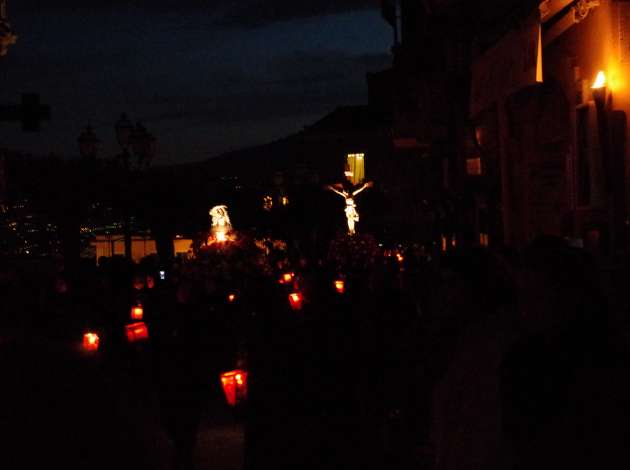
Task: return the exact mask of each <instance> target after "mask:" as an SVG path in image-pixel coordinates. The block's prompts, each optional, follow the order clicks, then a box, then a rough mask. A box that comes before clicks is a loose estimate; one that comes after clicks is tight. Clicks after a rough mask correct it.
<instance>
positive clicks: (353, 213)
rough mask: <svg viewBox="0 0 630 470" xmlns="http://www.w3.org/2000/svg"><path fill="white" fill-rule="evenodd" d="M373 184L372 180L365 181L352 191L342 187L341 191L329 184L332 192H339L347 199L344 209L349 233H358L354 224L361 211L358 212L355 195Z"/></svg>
mask: <svg viewBox="0 0 630 470" xmlns="http://www.w3.org/2000/svg"><path fill="white" fill-rule="evenodd" d="M372 185H373V183H372V182H371V181H370V182H368V183H364V184H363V185H362V186H361V187H360V188H359V189H355V190H354V191H352V192H349V191H346V190H345V189H342V190H341V191H340V190H338V189H336V188H335V187H333V186H327V189H330V190H331V191H332V192H334V193H337V194H339V195H340V196H342V197H343V198H344V199H345V201H346V208H345V210H344V211H345V213H346V219H348V234H350V235H354V234H355V233H356V232H355V228H354V225H355V224H356V223H357V222H358V221H359V212H357V205H356V203H355V202H354V197H355V196H356V195H357V194H359V193H360V192H361V191H363V190H365V189H367V188H371V187H372Z"/></svg>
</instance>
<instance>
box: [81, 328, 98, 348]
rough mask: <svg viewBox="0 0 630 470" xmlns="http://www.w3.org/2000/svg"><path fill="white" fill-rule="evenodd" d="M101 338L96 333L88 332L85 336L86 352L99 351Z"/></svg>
mask: <svg viewBox="0 0 630 470" xmlns="http://www.w3.org/2000/svg"><path fill="white" fill-rule="evenodd" d="M99 340H100V339H99V337H98V335H97V334H96V333H92V332H88V333H85V334H84V335H83V349H85V350H86V351H97V350H98V343H99Z"/></svg>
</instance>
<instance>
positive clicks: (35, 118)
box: [0, 93, 50, 132]
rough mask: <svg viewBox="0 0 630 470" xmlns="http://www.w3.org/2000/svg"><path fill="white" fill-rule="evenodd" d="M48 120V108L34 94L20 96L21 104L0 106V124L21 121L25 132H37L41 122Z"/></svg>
mask: <svg viewBox="0 0 630 470" xmlns="http://www.w3.org/2000/svg"><path fill="white" fill-rule="evenodd" d="M49 120H50V106H48V105H44V104H42V103H41V101H40V99H39V95H38V94H36V93H24V94H22V102H21V103H20V104H19V105H17V104H10V105H0V122H1V121H4V122H7V121H21V122H22V130H23V131H25V132H39V130H40V129H41V122H42V121H49Z"/></svg>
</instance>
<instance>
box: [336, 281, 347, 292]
mask: <svg viewBox="0 0 630 470" xmlns="http://www.w3.org/2000/svg"><path fill="white" fill-rule="evenodd" d="M335 290H336V291H337V293H339V294H343V293H344V292H345V291H346V283H345V282H344V281H343V279H337V280H336V281H335Z"/></svg>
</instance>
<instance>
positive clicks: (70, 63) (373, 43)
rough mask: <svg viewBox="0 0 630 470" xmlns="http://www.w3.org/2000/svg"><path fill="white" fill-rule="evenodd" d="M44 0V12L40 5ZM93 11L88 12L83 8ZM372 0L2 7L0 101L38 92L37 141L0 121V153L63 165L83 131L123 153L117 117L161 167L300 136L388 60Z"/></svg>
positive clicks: (22, 3)
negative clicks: (9, 42)
mask: <svg viewBox="0 0 630 470" xmlns="http://www.w3.org/2000/svg"><path fill="white" fill-rule="evenodd" d="M42 4H44V5H43V6H42ZM87 5H89V6H87ZM378 7H379V2H378V1H377V0H342V1H339V0H330V1H328V0H320V1H315V0H309V1H306V2H305V1H288V0H239V1H227V0H219V1H200V0H178V1H156V0H153V1H148V0H146V1H135V2H134V1H124V0H107V1H96V0H92V1H90V2H84V1H78V0H59V1H52V2H36V1H34V0H9V2H8V14H9V20H10V22H11V24H12V26H13V28H14V30H15V31H16V33H17V34H18V36H19V39H18V42H17V44H16V45H15V46H13V47H12V48H11V49H10V50H9V54H8V55H7V56H6V57H5V58H3V59H0V74H1V78H0V103H13V102H17V101H19V97H20V94H21V93H23V92H37V93H40V95H41V97H42V101H44V102H45V103H46V104H49V105H50V106H51V108H52V120H51V121H50V122H48V123H44V125H43V129H42V131H41V132H40V133H23V132H22V131H21V129H20V126H19V124H18V123H12V124H6V123H3V124H2V127H1V132H2V137H1V140H0V147H2V146H4V147H8V148H10V149H15V150H20V151H26V152H32V153H35V154H44V155H45V154H48V153H50V152H54V153H57V154H61V155H63V156H66V157H72V156H76V155H77V153H78V150H77V144H76V138H77V136H78V134H79V133H80V131H81V130H82V128H84V127H85V125H87V124H88V123H90V124H91V125H92V126H93V127H94V129H95V132H96V134H97V135H98V137H99V138H100V139H101V141H102V144H101V151H100V155H101V156H103V157H106V156H111V155H114V154H115V153H116V152H117V151H118V147H117V144H116V139H115V134H114V130H113V126H114V123H115V121H116V120H117V118H118V116H119V115H120V113H121V112H127V114H128V115H129V117H130V118H131V119H132V120H134V121H136V120H141V121H142V122H143V123H144V124H145V125H146V127H147V128H148V129H149V130H150V131H151V132H153V134H154V135H155V136H156V137H157V139H158V156H157V158H156V161H155V163H156V164H166V163H176V162H187V161H197V160H203V159H205V158H209V157H212V156H215V155H218V154H220V153H222V152H225V151H228V150H234V149H238V148H242V147H246V146H250V145H256V144H261V143H265V142H269V141H272V140H275V139H277V138H280V137H283V136H286V135H289V134H291V133H294V132H296V131H299V130H300V129H302V128H303V126H305V125H308V124H311V123H313V122H314V121H316V120H317V119H318V118H320V117H322V116H323V115H325V114H326V113H327V112H330V111H332V110H333V109H334V108H335V107H336V106H339V105H354V104H364V103H366V102H367V87H366V83H365V74H366V72H369V71H377V70H382V69H384V68H386V67H387V66H388V65H389V64H390V62H391V57H390V52H389V51H390V47H391V43H392V32H391V28H390V27H389V25H388V24H387V23H385V21H384V20H383V19H382V18H381V16H380V10H379V8H378Z"/></svg>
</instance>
